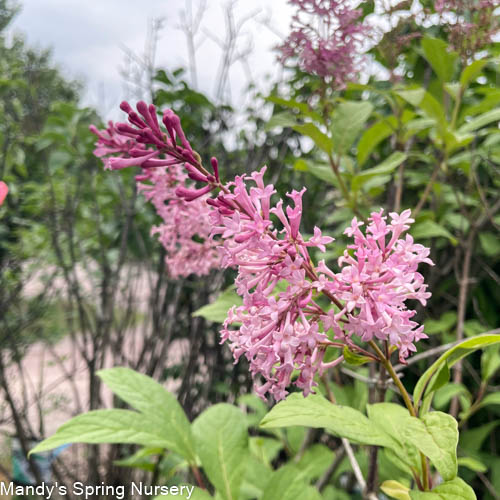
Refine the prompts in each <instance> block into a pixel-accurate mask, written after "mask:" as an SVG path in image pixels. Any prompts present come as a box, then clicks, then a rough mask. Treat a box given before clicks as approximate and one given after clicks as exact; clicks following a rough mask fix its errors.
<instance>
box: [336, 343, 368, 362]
mask: <svg viewBox="0 0 500 500" xmlns="http://www.w3.org/2000/svg"><path fill="white" fill-rule="evenodd" d="M342 354H343V356H344V360H345V362H346V363H348V364H350V365H354V366H359V365H364V364H365V363H369V362H370V361H371V358H369V357H368V356H363V355H362V354H358V353H356V352H353V351H351V350H350V349H349V347H348V346H344V350H343V352H342Z"/></svg>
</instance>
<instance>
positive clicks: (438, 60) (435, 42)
mask: <svg viewBox="0 0 500 500" xmlns="http://www.w3.org/2000/svg"><path fill="white" fill-rule="evenodd" d="M422 49H423V51H424V54H425V58H426V59H427V61H428V62H429V64H430V65H431V66H432V69H433V70H434V72H435V73H436V75H437V76H438V78H439V79H440V80H441V81H442V82H449V81H450V80H451V79H452V78H453V73H454V72H455V63H456V61H457V58H458V56H457V54H456V52H450V51H449V50H448V44H447V43H446V42H445V41H444V40H441V39H439V38H430V37H426V38H424V39H423V40H422Z"/></svg>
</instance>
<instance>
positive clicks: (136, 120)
mask: <svg viewBox="0 0 500 500" xmlns="http://www.w3.org/2000/svg"><path fill="white" fill-rule="evenodd" d="M128 120H129V122H130V123H132V124H134V125H135V126H136V127H139V128H146V127H147V125H146V123H145V122H144V120H143V119H142V118H141V117H140V116H139V115H138V114H137V113H136V112H135V111H131V112H130V113H129V114H128Z"/></svg>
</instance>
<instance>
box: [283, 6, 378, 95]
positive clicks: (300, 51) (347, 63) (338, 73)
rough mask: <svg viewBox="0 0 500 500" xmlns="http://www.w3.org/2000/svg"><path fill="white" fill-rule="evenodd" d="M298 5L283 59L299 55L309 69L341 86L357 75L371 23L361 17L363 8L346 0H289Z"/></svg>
mask: <svg viewBox="0 0 500 500" xmlns="http://www.w3.org/2000/svg"><path fill="white" fill-rule="evenodd" d="M289 3H290V4H291V5H294V6H296V7H297V12H296V13H295V15H294V16H293V19H292V25H291V33H290V35H289V36H288V37H287V39H286V40H285V42H284V43H283V44H282V45H281V46H280V47H279V50H280V52H281V57H280V60H281V62H282V63H286V62H287V61H288V60H289V59H296V60H297V61H298V64H299V66H300V68H301V69H302V70H303V71H306V72H307V73H312V74H316V75H318V76H320V77H321V78H323V79H324V80H325V81H328V82H329V83H330V84H331V85H332V86H333V87H334V88H336V89H342V88H344V87H345V84H346V82H347V81H352V80H354V79H355V78H356V74H357V73H358V72H359V69H360V68H359V63H360V60H361V57H360V50H361V45H362V37H363V36H366V34H367V33H368V31H369V27H368V26H367V25H365V24H363V22H362V21H360V16H361V14H362V12H361V10H360V9H355V8H353V7H352V2H350V1H346V0H289Z"/></svg>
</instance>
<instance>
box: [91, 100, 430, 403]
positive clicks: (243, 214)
mask: <svg viewBox="0 0 500 500" xmlns="http://www.w3.org/2000/svg"><path fill="white" fill-rule="evenodd" d="M122 109H124V110H126V111H127V112H128V115H129V121H130V122H131V124H132V125H134V127H131V126H129V125H126V124H118V125H117V126H116V130H117V131H118V132H119V133H120V134H123V135H125V136H127V137H129V138H130V139H133V140H134V141H135V142H136V143H137V144H138V145H137V147H135V148H134V147H129V146H130V145H127V147H128V148H129V149H128V150H127V151H128V155H129V157H128V158H123V157H115V158H110V159H109V160H107V163H108V165H109V166H110V168H123V167H126V166H131V165H138V166H141V167H142V170H143V174H142V175H141V176H139V177H140V180H141V181H144V180H148V181H151V182H153V184H152V185H150V186H149V187H143V188H141V189H143V190H145V192H146V195H147V196H150V197H151V199H154V198H155V196H157V197H158V199H157V200H155V201H154V202H155V204H157V205H158V211H159V212H161V210H162V204H163V203H164V202H165V200H166V199H168V200H169V202H168V205H167V206H168V207H170V206H171V205H172V207H175V206H176V205H179V206H180V207H183V208H182V210H183V211H184V212H183V213H184V214H187V213H188V212H189V210H190V206H191V207H195V210H194V212H197V211H198V210H200V212H199V213H200V215H199V218H198V220H197V219H196V213H194V212H193V213H191V214H190V216H189V217H186V218H185V219H182V218H180V219H178V220H172V223H171V224H170V225H169V224H166V225H165V231H164V234H163V237H164V238H165V239H167V240H168V238H169V237H170V236H169V235H171V234H172V233H174V234H175V232H176V231H177V232H180V231H184V230H185V228H182V230H181V229H179V228H178V227H177V224H183V223H184V224H185V225H192V226H193V227H194V228H196V231H201V230H202V229H200V228H199V224H200V223H203V224H204V225H205V227H206V228H208V229H207V231H208V232H209V234H207V233H204V236H205V237H206V240H205V241H209V242H211V244H213V245H214V248H217V250H218V252H219V253H220V257H218V258H219V259H220V261H218V262H220V265H221V266H222V267H228V266H231V267H235V268H237V271H238V275H237V278H236V286H237V292H238V294H239V295H240V296H241V297H242V298H243V305H241V306H239V307H233V308H232V309H231V310H230V311H229V312H228V317H227V319H226V321H225V323H224V327H223V329H222V332H221V334H222V342H226V341H227V342H229V344H230V348H231V350H232V352H233V355H234V358H235V362H236V361H238V359H239V358H240V357H241V356H245V357H246V358H247V359H248V361H249V363H250V370H251V372H252V374H253V376H254V378H255V380H256V391H257V393H258V394H259V395H260V396H261V397H265V395H266V394H271V395H272V396H273V397H274V398H275V399H276V400H280V399H283V398H284V397H285V396H286V394H287V391H286V388H287V387H288V386H289V385H290V384H291V383H292V381H293V382H294V383H295V385H297V386H298V387H299V388H301V389H302V390H303V392H304V393H305V394H308V393H310V392H311V390H312V389H313V387H314V386H315V385H316V382H315V376H316V375H317V374H321V373H322V372H323V371H324V370H326V369H328V368H331V367H333V366H335V365H336V364H338V363H340V362H341V361H342V360H343V357H342V355H340V356H338V357H337V358H336V359H333V360H332V361H328V362H327V361H325V357H324V356H325V351H326V349H327V348H328V347H335V348H343V347H344V346H348V347H349V349H351V350H353V351H355V352H359V353H362V354H365V355H367V356H369V357H371V358H373V359H376V358H375V356H374V355H373V353H371V352H369V351H366V350H365V349H363V348H362V347H360V346H358V345H357V344H356V343H354V341H353V339H352V336H356V337H359V338H360V339H361V340H362V341H370V340H372V339H377V340H381V341H384V342H387V345H388V346H393V347H395V348H397V349H399V357H400V360H401V361H403V362H404V359H405V358H406V357H407V356H408V355H409V354H410V353H411V352H412V351H414V350H415V345H414V342H416V341H418V340H420V339H422V338H425V337H426V336H425V334H424V333H423V327H422V326H418V324H417V323H416V322H414V321H411V318H412V317H413V316H414V315H415V311H413V310H410V309H408V307H407V305H406V302H407V300H410V299H413V300H419V301H420V302H421V303H422V304H424V305H425V303H426V300H427V299H428V298H429V296H430V293H428V292H427V291H426V288H427V286H426V285H425V284H424V283H423V281H424V280H423V277H422V275H421V274H419V273H418V272H417V267H418V265H419V264H420V263H427V264H432V261H431V260H430V259H429V258H428V256H429V250H428V249H427V248H425V247H423V246H422V245H418V244H415V243H414V242H413V239H412V238H411V236H409V235H406V237H405V238H404V239H403V238H402V237H401V236H402V234H403V233H404V232H405V231H407V230H408V229H409V227H410V224H411V223H412V222H413V219H411V218H410V211H409V210H406V211H404V212H403V213H402V214H401V215H398V214H396V213H391V214H390V223H389V224H388V223H387V222H386V220H387V217H386V216H384V215H383V212H382V211H380V212H378V213H377V212H374V213H372V214H371V217H370V218H369V219H368V221H369V224H368V226H367V229H366V233H365V234H363V233H362V231H361V230H360V227H361V226H362V225H363V223H362V222H359V221H358V220H357V219H356V218H354V219H353V221H352V224H351V226H350V227H349V228H347V229H346V231H345V234H347V235H348V236H349V237H353V238H354V243H353V244H351V245H349V246H348V248H347V250H346V251H345V252H344V255H343V256H342V257H340V259H339V262H338V265H339V271H338V272H334V271H332V270H331V269H330V268H329V267H328V266H327V265H326V263H325V262H324V261H320V262H319V264H318V265H315V264H314V263H313V260H312V258H311V256H310V254H309V252H310V249H311V248H316V249H318V250H319V251H321V252H324V251H325V249H326V245H328V244H329V243H331V242H332V241H333V238H331V237H329V236H324V235H323V234H322V232H321V230H320V229H319V228H317V227H315V228H314V234H313V236H312V237H311V238H304V237H303V236H302V234H301V232H300V225H301V218H302V196H303V194H304V192H305V188H304V189H303V190H302V191H300V192H297V191H292V192H291V193H288V194H287V197H288V198H289V199H290V200H291V203H289V204H285V203H284V202H283V200H281V199H280V200H278V201H277V202H276V203H273V200H272V197H273V195H274V194H275V193H276V190H275V189H274V186H273V185H271V184H265V182H264V173H265V171H266V168H265V167H264V168H263V169H262V170H260V171H259V172H253V173H252V174H251V175H245V176H237V177H236V178H235V179H234V181H232V182H229V183H227V184H223V183H222V182H221V180H220V178H219V169H218V163H217V160H216V159H215V158H212V160H211V167H212V171H213V174H211V173H209V172H208V171H207V170H206V169H205V168H204V167H203V166H202V164H201V162H200V160H199V156H198V155H197V153H195V152H194V151H193V150H192V149H191V146H190V145H189V143H188V142H187V140H186V139H185V136H184V133H183V132H182V129H180V122H179V119H178V118H177V117H176V116H175V115H174V114H173V113H172V112H171V111H167V112H166V113H165V115H164V123H165V125H166V128H167V132H168V135H167V134H165V133H163V132H161V130H160V129H159V128H158V129H156V124H157V122H155V120H154V119H153V118H151V114H152V113H153V112H155V111H154V108H151V107H149V108H146V105H145V104H144V103H139V105H138V111H139V112H140V114H141V115H142V117H143V118H144V120H143V119H142V118H140V117H139V116H138V115H137V113H135V112H134V111H132V110H131V108H130V106H128V104H125V105H122ZM145 109H148V111H149V116H148V115H147V114H146V113H145ZM155 113H156V112H155ZM165 117H166V119H165ZM139 120H140V121H139ZM101 135H102V133H101ZM99 137H100V144H101V147H107V148H110V149H113V148H115V145H114V144H105V143H104V142H103V139H102V138H101V136H99ZM176 137H181V143H182V146H178V145H177V144H176ZM144 144H148V145H149V146H153V149H148V148H144V147H143V145H144ZM115 149H116V148H115ZM99 152H102V151H101V150H100V151H99ZM117 153H118V155H120V154H121V153H120V152H117ZM151 162H153V163H151ZM182 168H184V169H185V173H184V174H183V173H182V172H181V171H180V170H181V169H182ZM155 176H159V178H161V179H162V182H166V183H167V184H168V183H169V182H170V181H168V180H166V179H168V178H169V176H171V177H172V181H171V183H170V190H165V191H160V192H159V191H158V190H159V189H160V188H158V187H157V184H158V183H157V182H156V181H155ZM188 178H189V179H191V180H193V181H196V182H200V183H202V184H204V186H203V187H201V188H197V187H195V186H193V185H190V186H186V185H185V184H184V181H185V180H186V179H188ZM175 185H177V187H175V188H174V186H175ZM163 189H164V188H163ZM213 190H218V194H217V195H216V196H215V197H209V196H208V194H209V193H210V192H211V191H213ZM201 205H204V207H205V208H203V209H201ZM174 210H175V209H174ZM171 215H172V214H171V213H170V212H168V211H167V212H164V213H163V212H162V216H163V217H164V218H165V219H166V218H168V217H169V216H171ZM205 217H208V223H207V219H206V218H205ZM190 231H192V230H187V234H188V236H187V237H186V240H189V234H191V233H190ZM173 238H174V239H175V236H174V237H173ZM176 241H177V242H178V244H179V245H181V244H184V241H183V240H182V239H180V238H179V239H177V240H176ZM164 244H165V245H167V246H168V245H169V243H168V242H167V241H165V243H164ZM186 244H187V245H189V241H186ZM171 251H172V253H171V257H172V258H175V257H174V254H175V249H174V248H172V249H171ZM178 253H179V255H180V256H183V249H182V248H179V250H178ZM182 258H185V257H184V256H183V257H182ZM203 272H205V268H203V266H200V269H199V273H198V274H202V273H203ZM324 298H326V299H327V300H328V302H329V303H330V305H329V306H328V307H326V309H327V310H325V305H324ZM329 332H331V335H329ZM296 373H297V375H298V376H297V378H296V379H295V380H293V379H294V377H295V374H296ZM259 381H263V383H262V384H260V383H259Z"/></svg>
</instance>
